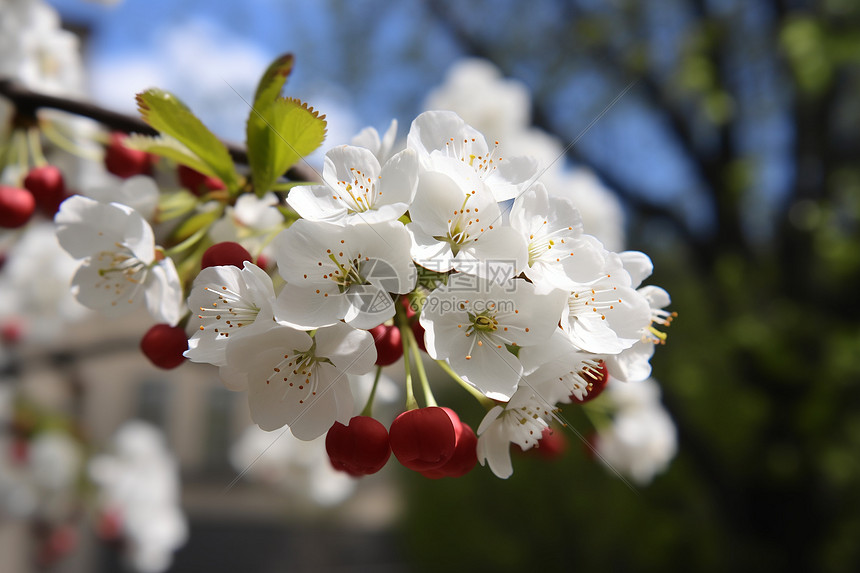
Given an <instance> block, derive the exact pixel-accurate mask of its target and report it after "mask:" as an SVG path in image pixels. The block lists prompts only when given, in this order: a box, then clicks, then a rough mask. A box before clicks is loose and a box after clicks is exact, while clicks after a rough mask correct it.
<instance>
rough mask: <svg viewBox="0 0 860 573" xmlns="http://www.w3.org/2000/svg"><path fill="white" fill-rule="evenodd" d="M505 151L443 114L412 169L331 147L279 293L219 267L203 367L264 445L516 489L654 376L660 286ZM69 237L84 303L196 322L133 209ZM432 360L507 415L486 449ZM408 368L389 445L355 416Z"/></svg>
mask: <svg viewBox="0 0 860 573" xmlns="http://www.w3.org/2000/svg"><path fill="white" fill-rule="evenodd" d="M389 139H390V138H389ZM376 140H377V141H380V139H379V137H378V136H376ZM381 141H385V139H383V140H381ZM497 145H498V144H497V143H495V144H491V145H488V144H487V142H486V140H485V138H484V136H483V135H482V134H481V133H479V132H478V131H476V130H475V129H473V128H472V127H470V126H469V125H467V124H466V123H465V122H464V121H463V120H462V119H460V118H459V117H458V116H457V115H456V114H454V113H452V112H442V111H433V112H426V113H424V114H422V115H420V116H419V117H418V118H417V119H416V120H415V121H414V122H413V124H412V126H411V129H410V131H409V134H408V137H407V140H406V148H405V149H403V150H402V151H399V152H397V153H392V151H391V148H390V146H389V145H384V144H382V143H381V142H380V144H379V145H377V146H370V147H363V146H358V145H343V146H339V147H336V148H334V149H332V150H330V151H329V152H328V153H327V154H326V157H325V165H324V169H323V173H322V183H321V184H316V185H307V186H297V187H294V188H292V189H291V190H290V192H289V195H288V196H287V199H286V204H287V206H288V207H289V208H290V209H291V210H292V211H294V212H295V214H296V216H297V217H296V220H295V221H293V222H292V224H289V226H286V223H285V224H284V225H283V226H285V227H286V228H283V230H280V232H278V233H277V234H276V235H275V236H274V239H273V240H272V241H271V243H270V245H269V247H270V251H269V253H270V256H271V257H272V258H273V259H274V261H275V262H276V263H277V273H278V274H277V275H276V276H275V279H276V280H275V281H273V279H272V276H271V275H270V274H269V273H268V272H267V270H266V269H265V268H261V267H260V266H258V265H256V264H254V263H253V262H251V261H252V257H251V256H250V254H248V253H247V251H245V250H244V249H243V248H242V247H240V246H238V245H236V244H234V243H230V244H227V243H219V244H216V245H215V246H213V247H212V248H211V249H210V251H208V252H209V259H210V260H209V264H208V265H205V268H203V270H201V271H200V272H199V274H198V275H197V276H196V278H195V279H194V281H193V284H192V286H191V288H190V294H189V296H188V300H187V304H188V308H189V310H190V313H191V314H190V316H189V320H188V322H187V331H188V332H190V333H191V336H190V339H189V340H188V343H187V350H185V352H184V356H185V357H187V358H188V359H189V360H191V361H193V362H204V363H209V364H212V365H214V366H217V367H218V368H219V371H220V375H221V378H222V380H223V381H224V383H225V384H226V385H227V386H228V387H229V388H230V389H233V390H244V391H246V392H247V395H248V402H249V406H250V412H251V417H252V419H253V421H254V422H255V423H256V424H257V425H259V426H260V428H262V429H264V430H276V429H279V428H282V427H284V426H288V427H289V429H290V431H291V432H292V434H293V435H294V436H295V437H297V438H299V439H302V440H314V439H316V438H318V437H320V436H322V435H324V434H327V439H326V445H327V449H328V452H329V455H330V457H331V459H332V463H333V465H334V466H335V467H336V468H338V469H343V470H344V471H347V472H348V473H351V474H353V475H362V474H368V473H373V472H375V471H378V470H379V469H380V468H381V467H382V466H383V465H384V464H385V463H386V462H387V460H388V458H389V455H390V452H392V451H393V453H394V454H395V457H396V458H397V459H398V460H399V461H400V462H401V463H403V464H404V465H406V466H407V467H409V468H412V469H415V470H417V471H421V472H423V473H425V474H426V475H429V476H431V477H442V476H449V475H450V476H455V475H462V474H463V473H465V472H467V471H469V470H470V469H471V467H472V466H473V465H474V463H475V461H476V460H477V461H480V462H481V463H486V464H488V465H489V466H490V468H491V469H492V471H493V472H494V473H495V474H496V475H498V476H500V477H507V476H509V475H510V474H511V472H512V466H511V461H510V454H509V451H510V444H511V443H514V444H517V445H519V446H520V447H521V448H522V449H528V448H530V447H532V446H534V445H536V444H538V442H539V439H540V438H541V436H542V434H543V430H544V429H545V428H547V427H548V426H549V425H550V423H551V421H552V418H553V416H554V412H555V411H556V409H557V405H558V404H561V403H569V402H572V401H577V402H583V401H585V400H588V399H589V398H592V397H594V396H595V395H596V394H597V393H599V391H600V389H602V387H603V386H604V385H605V383H606V380H607V377H609V376H611V377H613V378H615V379H617V380H619V381H630V382H638V381H641V380H644V379H645V378H647V377H648V375H649V374H650V366H649V359H650V356H651V354H652V353H653V349H654V346H655V344H656V343H660V342H662V341H663V339H664V338H665V335H664V334H663V333H662V332H661V331H660V330H658V328H657V327H660V326H665V325H668V323H669V322H670V321H671V315H670V314H669V313H668V312H667V311H665V310H663V308H664V307H665V306H666V305H667V304H668V303H669V298H668V295H667V294H666V292H665V291H663V290H662V289H660V288H658V287H653V286H641V283H642V281H643V280H644V279H645V278H647V277H648V276H649V275H650V273H651V263H650V260H649V259H648V257H647V256H645V255H644V254H642V253H638V252H623V253H615V252H612V251H609V250H608V249H606V248H605V247H604V246H603V245H602V244H601V243H600V242H599V241H598V240H597V239H595V238H594V237H592V236H590V235H587V234H585V233H583V231H582V223H581V219H580V216H579V214H578V211H577V209H576V206H575V205H574V204H573V203H572V202H571V201H570V200H567V199H565V198H562V197H558V196H550V195H549V194H548V193H547V191H546V189H545V188H544V186H543V184H542V183H541V182H540V181H539V180H538V176H539V173H538V172H537V168H536V165H535V163H534V161H532V160H530V159H529V158H524V157H516V158H509V157H502V156H500V155H499V154H497V152H496V147H497ZM56 220H57V223H58V237H59V239H60V243H61V244H62V245H63V246H65V247H66V249H67V250H68V251H69V252H70V253H71V254H72V255H74V256H76V257H78V258H81V259H83V264H82V265H81V267H80V270H79V271H78V274H77V275H76V281H75V284H76V289H77V292H78V299H79V300H80V301H81V302H83V303H84V304H87V305H88V306H98V307H99V308H102V309H103V310H106V311H109V312H115V311H116V310H117V309H119V310H124V307H128V306H133V305H135V304H139V303H143V302H144V301H145V302H146V305H147V307H148V308H149V310H150V312H151V313H152V315H153V316H154V317H155V318H156V319H157V320H159V321H161V322H164V323H166V324H167V325H170V326H174V325H176V324H177V323H178V322H179V321H180V319H181V313H180V312H179V311H178V304H177V301H179V300H180V299H181V296H182V286H181V282H180V281H179V280H178V278H177V275H176V272H175V269H174V266H173V261H172V259H171V258H170V257H165V256H163V255H162V256H158V255H157V252H158V251H157V249H155V247H154V242H153V235H152V232H151V230H150V229H149V227H148V225H146V223H145V221H144V220H143V218H142V217H140V216H137V215H136V213H135V212H134V210H133V209H130V208H124V207H123V206H122V205H119V204H104V203H99V202H98V201H95V200H91V199H87V198H83V197H74V198H72V199H69V200H68V201H66V202H65V203H64V204H63V206H62V208H61V210H60V212H59V214H58V215H57V219H56ZM228 260H229V261H230V262H232V263H233V264H219V263H223V262H227V261H228ZM276 285H278V286H279V288H278V289H276ZM156 346H157V344H156ZM422 350H423V351H426V353H427V354H429V356H430V357H431V358H432V359H433V360H435V361H437V363H438V364H440V365H441V366H442V368H443V369H444V370H445V371H447V372H448V373H449V374H450V375H451V376H452V377H453V378H454V379H455V380H456V381H457V382H459V383H461V384H462V385H463V386H464V387H465V388H467V389H468V390H469V391H470V392H472V393H473V394H475V395H476V396H477V397H479V399H481V400H482V402H484V403H485V404H491V405H492V407H491V409H490V410H489V412H488V413H487V416H486V417H485V418H484V420H483V421H482V422H481V423H480V425H479V426H478V437H477V439H476V438H475V433H474V431H473V430H472V428H471V427H470V426H469V425H467V424H466V423H464V422H461V421H460V419H459V417H458V416H457V414H456V413H454V412H453V411H452V410H450V409H447V408H440V407H438V406H437V405H436V402H435V399H434V398H433V396H432V392H431V391H430V387H429V382H428V379H427V375H426V373H425V371H424V368H423V363H422V357H421V351H422ZM400 355H403V356H404V358H405V360H404V362H405V363H406V368H407V389H406V390H407V411H406V412H404V413H403V414H401V415H400V416H399V417H398V418H397V419H396V420H395V421H394V423H392V424H391V427H390V428H389V429H388V430H386V428H385V427H384V426H383V425H382V424H381V423H379V422H378V421H376V420H374V419H372V418H370V417H368V416H366V415H362V416H355V417H353V412H354V405H353V395H352V392H351V389H350V382H349V375H358V374H365V373H368V372H370V371H372V370H373V369H374V366H381V365H384V364H389V363H391V362H392V361H393V360H392V358H393V359H395V360H396V359H397V358H399V356H400ZM413 367H414V369H415V371H416V373H417V378H418V379H419V380H420V383H421V387H422V389H423V390H424V397H425V401H426V403H427V407H425V408H417V401H416V400H415V398H414V393H413V391H412V387H411V385H412V376H411V374H412V372H411V370H412V368H413ZM369 411H370V404H368V406H367V407H366V408H365V414H366V413H367V412H369Z"/></svg>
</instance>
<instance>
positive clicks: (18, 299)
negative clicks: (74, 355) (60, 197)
mask: <svg viewBox="0 0 860 573" xmlns="http://www.w3.org/2000/svg"><path fill="white" fill-rule="evenodd" d="M6 257H7V260H6V263H5V265H4V266H3V272H2V274H0V292H2V293H3V296H2V297H0V323H4V322H7V321H13V322H16V323H18V324H19V325H20V327H21V334H22V336H23V339H24V340H25V341H26V340H39V341H42V342H46V341H51V340H54V339H57V338H58V337H59V336H61V335H62V334H64V333H66V334H68V329H65V328H62V325H63V324H68V323H71V322H74V321H77V320H80V319H81V318H83V317H84V316H85V315H86V314H87V313H88V311H87V309H86V308H85V307H84V306H82V305H81V304H79V303H78V301H76V300H75V297H74V296H73V295H72V292H71V290H70V288H69V285H70V283H71V280H72V276H73V275H74V274H75V269H76V268H77V267H78V263H77V262H76V261H75V260H74V259H73V258H72V257H70V256H69V255H68V253H66V252H65V251H64V250H63V249H62V248H61V247H60V245H59V243H58V242H57V238H56V234H55V232H54V225H52V224H51V223H49V222H47V221H46V222H41V223H33V224H30V225H29V226H27V228H26V229H25V230H24V232H23V233H22V234H21V235H20V236H19V237H18V241H17V242H16V243H14V244H13V245H12V246H11V247H10V249H9V251H7V253H6Z"/></svg>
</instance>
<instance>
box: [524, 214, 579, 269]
mask: <svg viewBox="0 0 860 573" xmlns="http://www.w3.org/2000/svg"><path fill="white" fill-rule="evenodd" d="M546 224H547V222H546V221H544V222H543V223H542V224H541V226H540V228H539V229H538V230H537V231H536V232H535V233H533V234H531V235H529V266H532V265H534V263H535V262H536V261H537V260H539V259H541V258H544V259H547V261H548V262H552V261H551V259H552V258H555V261H556V262H558V261H560V260H561V259H562V258H563V257H566V256H573V253H571V252H569V251H564V252H561V253H557V254H556V253H549V251H551V250H552V249H553V248H554V247H555V248H556V251H558V247H560V246H561V245H563V244H565V243H564V236H565V235H566V234H567V233H569V232H570V231H573V227H567V228H566V229H556V230H555V231H553V232H551V233H547V232H546V231H544V229H546V227H545V226H544V225H546Z"/></svg>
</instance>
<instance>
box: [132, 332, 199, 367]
mask: <svg viewBox="0 0 860 573" xmlns="http://www.w3.org/2000/svg"><path fill="white" fill-rule="evenodd" d="M140 349H141V351H143V354H144V355H145V356H146V357H147V358H149V361H150V362H152V363H153V364H155V365H156V366H158V367H159V368H164V369H165V370H170V369H171V368H176V367H177V366H179V365H180V364H182V363H183V362H185V357H184V356H183V355H182V353H183V352H185V351H186V350H188V337H187V336H186V335H185V331H184V330H183V329H182V328H180V327H179V326H170V325H169V324H156V325H155V326H153V327H152V328H150V329H149V330H148V331H147V333H146V334H145V335H144V336H143V339H142V340H141V341H140Z"/></svg>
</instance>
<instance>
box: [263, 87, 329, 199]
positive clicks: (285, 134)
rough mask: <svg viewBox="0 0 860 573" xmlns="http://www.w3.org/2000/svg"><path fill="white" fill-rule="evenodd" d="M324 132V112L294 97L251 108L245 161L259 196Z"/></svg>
mask: <svg viewBox="0 0 860 573" xmlns="http://www.w3.org/2000/svg"><path fill="white" fill-rule="evenodd" d="M325 134H326V122H325V116H324V115H323V116H321V115H319V113H318V112H316V111H314V109H313V108H312V107H309V106H308V105H307V104H305V103H302V102H301V101H299V100H297V99H292V98H278V99H276V100H274V101H273V102H271V103H270V104H268V105H263V106H261V107H259V108H256V109H255V110H254V111H252V112H251V115H250V117H249V118H248V126H247V136H248V162H249V164H250V166H251V174H252V176H253V178H254V189H255V190H256V192H257V194H258V195H260V196H262V195H263V194H264V193H265V192H266V191H268V190H269V189H271V188H272V185H274V183H275V181H276V180H277V179H278V177H280V176H281V175H282V174H284V173H285V172H286V171H287V169H289V167H290V166H291V165H293V164H294V163H296V162H297V161H299V160H300V159H301V158H302V157H304V156H306V155H308V154H309V153H312V152H313V151H314V150H315V149H316V148H317V147H319V146H320V145H321V144H322V142H323V140H324V139H325Z"/></svg>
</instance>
